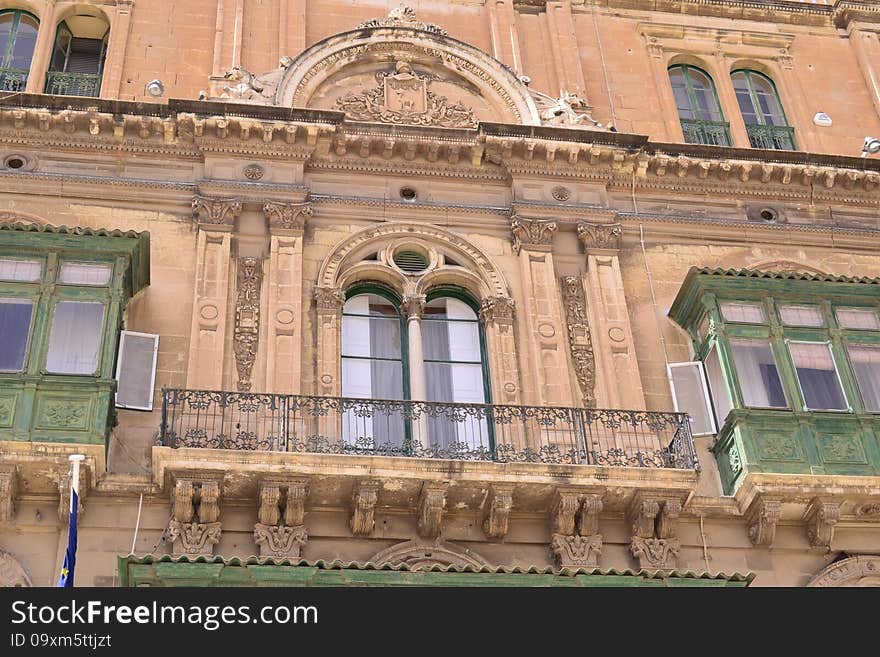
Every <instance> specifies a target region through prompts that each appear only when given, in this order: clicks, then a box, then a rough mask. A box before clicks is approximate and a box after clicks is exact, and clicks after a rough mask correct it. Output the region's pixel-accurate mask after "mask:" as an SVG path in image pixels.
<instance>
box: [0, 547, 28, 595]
mask: <svg viewBox="0 0 880 657" xmlns="http://www.w3.org/2000/svg"><path fill="white" fill-rule="evenodd" d="M19 586H21V587H24V586H31V579H30V577H28V574H27V572H26V571H25V569H24V567H23V566H22V565H21V564H20V563H19V562H18V559H16V558H15V557H13V556H12V555H11V554H9V552H6V551H5V550H0V588H3V587H10V588H12V587H19Z"/></svg>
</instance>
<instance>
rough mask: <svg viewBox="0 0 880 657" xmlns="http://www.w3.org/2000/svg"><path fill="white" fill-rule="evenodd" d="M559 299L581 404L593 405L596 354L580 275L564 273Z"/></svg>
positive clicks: (594, 399)
mask: <svg viewBox="0 0 880 657" xmlns="http://www.w3.org/2000/svg"><path fill="white" fill-rule="evenodd" d="M561 282H562V303H563V305H564V306H565V315H566V318H567V320H568V345H569V348H570V349H571V359H572V361H573V362H574V373H575V376H576V377H577V380H578V385H579V386H580V388H581V394H582V395H583V399H584V406H586V407H588V408H592V407H594V406H595V405H596V393H595V386H596V358H595V356H594V354H593V341H592V339H591V338H590V325H589V322H588V320H587V302H586V298H585V296H584V286H583V283H581V279H580V277H579V276H563V277H562V279H561Z"/></svg>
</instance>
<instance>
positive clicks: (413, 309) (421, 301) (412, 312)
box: [401, 294, 426, 317]
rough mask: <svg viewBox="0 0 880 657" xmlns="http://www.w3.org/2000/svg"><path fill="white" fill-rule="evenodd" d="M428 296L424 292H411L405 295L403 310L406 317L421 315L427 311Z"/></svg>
mask: <svg viewBox="0 0 880 657" xmlns="http://www.w3.org/2000/svg"><path fill="white" fill-rule="evenodd" d="M425 302H426V297H425V295H424V294H410V295H407V296H406V297H404V299H403V304H401V310H403V316H404V317H421V316H422V314H424V312H425Z"/></svg>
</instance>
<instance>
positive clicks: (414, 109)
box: [336, 61, 477, 128]
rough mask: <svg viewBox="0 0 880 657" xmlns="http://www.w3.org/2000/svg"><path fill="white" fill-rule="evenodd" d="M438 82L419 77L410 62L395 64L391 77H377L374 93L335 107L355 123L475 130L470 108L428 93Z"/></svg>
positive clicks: (385, 74) (432, 77) (353, 97)
mask: <svg viewBox="0 0 880 657" xmlns="http://www.w3.org/2000/svg"><path fill="white" fill-rule="evenodd" d="M439 79H440V78H439V77H438V76H436V75H433V74H429V75H420V74H418V73H416V72H414V71H413V69H412V66H411V65H410V64H409V62H404V61H398V62H397V63H396V64H395V66H394V73H388V72H386V71H380V72H379V73H377V74H376V82H377V83H378V86H377V87H376V88H375V89H371V90H369V91H365V92H363V93H359V94H348V95H346V96H343V97H342V98H339V99H337V101H336V104H337V106H338V107H339V109H341V110H342V111H343V112H345V113H346V114H347V115H348V116H349V117H351V118H352V119H354V120H355V121H378V122H379V123H397V124H402V123H405V124H415V125H432V126H440V127H444V128H475V127H476V126H477V119H476V117H475V116H474V112H473V110H472V109H471V108H469V107H467V106H465V105H463V104H462V103H460V102H458V103H453V102H452V101H450V100H449V99H448V98H447V97H446V96H440V95H437V94H435V93H433V92H432V91H431V90H430V89H428V86H429V85H430V83H431V82H432V81H434V80H439Z"/></svg>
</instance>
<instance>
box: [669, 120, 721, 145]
mask: <svg viewBox="0 0 880 657" xmlns="http://www.w3.org/2000/svg"><path fill="white" fill-rule="evenodd" d="M681 129H682V131H683V132H684V140H685V142H686V143H688V144H706V145H707V146H730V124H729V123H727V122H726V121H699V120H696V119H681Z"/></svg>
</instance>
